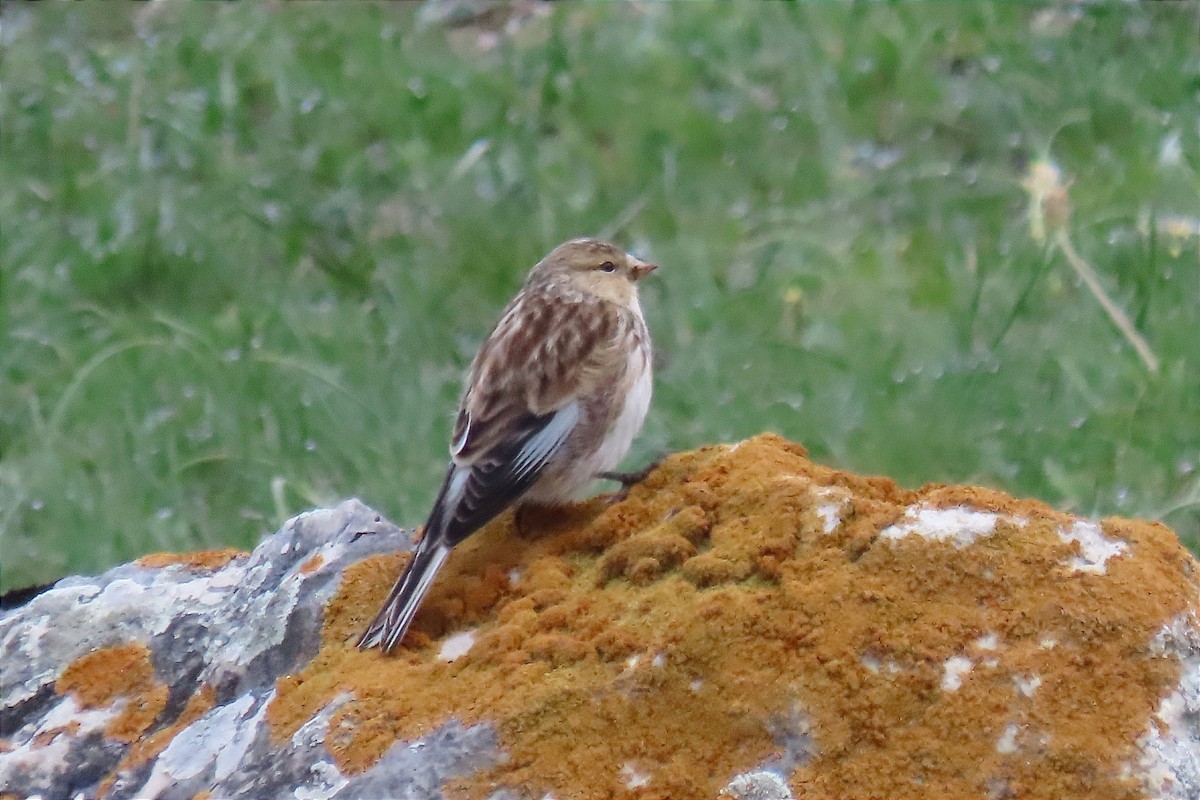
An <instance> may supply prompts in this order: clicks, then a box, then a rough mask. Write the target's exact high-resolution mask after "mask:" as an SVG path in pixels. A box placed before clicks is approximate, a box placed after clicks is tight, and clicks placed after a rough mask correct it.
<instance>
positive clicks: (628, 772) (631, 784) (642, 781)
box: [621, 761, 650, 789]
mask: <svg viewBox="0 0 1200 800" xmlns="http://www.w3.org/2000/svg"><path fill="white" fill-rule="evenodd" d="M621 777H622V778H624V779H625V788H627V789H640V788H641V787H643V786H645V785H647V784H648V783H650V775H649V774H648V773H645V772H642V771H641V770H639V769H638V768H637V765H635V764H634V763H633V762H632V761H626V762H625V763H624V764H623V765H622V766H621Z"/></svg>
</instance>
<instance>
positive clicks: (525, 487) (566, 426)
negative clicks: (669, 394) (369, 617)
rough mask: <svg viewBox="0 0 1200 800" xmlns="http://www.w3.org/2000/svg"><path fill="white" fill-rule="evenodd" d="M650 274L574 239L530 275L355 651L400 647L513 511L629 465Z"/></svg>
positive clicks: (613, 252)
mask: <svg viewBox="0 0 1200 800" xmlns="http://www.w3.org/2000/svg"><path fill="white" fill-rule="evenodd" d="M653 269H655V266H654V265H653V264H647V263H645V262H643V261H640V260H638V259H636V258H634V257H633V256H630V255H628V254H627V253H625V252H624V251H622V250H620V249H619V248H617V247H614V246H613V245H611V244H607V243H605V242H601V241H598V240H595V239H575V240H572V241H569V242H565V243H563V244H561V245H559V246H558V247H556V248H555V249H554V250H553V251H551V253H550V254H549V255H547V256H546V257H545V258H544V259H542V260H541V261H540V262H538V264H537V265H536V266H534V268H533V269H532V270H531V271H530V273H529V275H528V277H527V278H526V279H525V284H524V286H523V287H522V288H521V291H520V292H519V293H518V294H517V296H516V297H515V298H513V300H512V302H510V303H509V304H508V307H507V308H506V309H505V310H504V313H503V315H502V316H501V318H500V321H499V323H497V325H496V327H495V329H494V330H493V331H492V333H491V335H490V336H488V338H487V340H486V341H484V343H483V345H482V346H481V347H480V349H479V353H478V354H477V355H476V356H475V360H474V362H472V364H471V369H470V373H469V375H468V378H467V389H466V392H465V394H464V395H463V400H462V404H461V406H460V408H459V412H458V417H457V419H456V421H455V424H454V433H453V436H452V438H451V446H450V454H451V461H450V467H449V469H448V470H447V472H446V478H445V480H444V481H443V483H442V488H441V491H440V492H439V493H438V496H437V499H436V500H435V501H434V506H433V510H432V511H431V512H430V515H429V519H428V521H427V522H426V523H425V532H424V535H423V537H422V539H421V542H420V543H419V544H418V546H417V549H416V552H414V554H413V558H412V560H411V561H410V562H409V564H408V566H407V567H406V568H405V570H404V573H403V574H402V575H401V576H400V579H399V580H398V581H397V582H396V585H395V586H394V587H393V588H392V591H391V593H390V594H389V596H388V599H387V600H386V601H385V603H384V606H383V608H382V609H381V610H380V612H379V614H378V615H377V616H376V617H375V620H374V621H373V622H372V623H371V625H370V626H369V627H368V629H367V631H366V632H365V633H364V634H363V635H362V637H361V638H360V639H359V642H358V646H359V647H360V648H369V647H376V646H379V647H382V649H383V651H384V652H385V653H387V652H390V651H391V650H393V649H394V648H395V647H396V646H397V645H398V644H399V643H400V641H401V640H403V638H404V634H405V632H406V631H407V630H408V626H409V625H410V624H411V623H412V619H413V617H414V616H415V614H416V611H417V609H418V608H419V607H420V603H421V600H422V599H423V597H424V596H425V594H426V592H428V590H429V587H430V586H431V585H432V583H433V578H434V576H435V575H436V574H437V571H438V569H439V568H440V567H441V565H442V564H443V563H444V561H445V559H446V557H447V556H448V555H449V553H450V550H451V548H453V547H454V545H456V544H457V543H458V542H461V541H462V540H463V539H465V538H466V537H467V536H470V535H471V534H472V533H473V532H475V531H476V530H478V529H479V528H480V527H482V526H483V525H484V524H486V523H487V522H488V521H489V520H491V519H492V518H493V517H495V516H496V515H497V514H499V513H500V512H501V511H503V510H504V509H505V508H507V507H509V506H511V505H513V504H516V503H538V504H547V505H555V504H560V503H563V502H566V501H569V500H570V499H571V498H572V496H573V495H574V494H575V492H577V491H578V490H579V489H581V488H582V487H583V486H585V485H586V484H588V483H589V482H590V481H591V480H592V479H593V478H595V477H596V476H597V475H599V474H600V473H603V472H606V471H608V470H611V469H612V468H613V467H615V466H616V465H617V464H618V463H619V462H620V460H621V459H622V458H623V457H624V456H625V453H626V452H627V451H628V450H629V445H630V444H631V443H632V441H633V437H634V436H635V435H636V434H637V431H638V430H639V429H640V428H641V424H642V420H643V419H644V418H645V415H646V410H647V408H648V407H649V403H650V393H651V374H650V334H649V332H648V331H647V329H646V324H645V321H644V319H643V318H642V310H641V305H640V304H639V303H638V297H637V286H636V282H637V281H638V280H639V279H640V278H642V277H643V276H644V275H646V274H647V273H649V272H650V271H651V270H653Z"/></svg>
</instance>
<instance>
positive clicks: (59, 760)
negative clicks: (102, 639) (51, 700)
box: [0, 695, 120, 786]
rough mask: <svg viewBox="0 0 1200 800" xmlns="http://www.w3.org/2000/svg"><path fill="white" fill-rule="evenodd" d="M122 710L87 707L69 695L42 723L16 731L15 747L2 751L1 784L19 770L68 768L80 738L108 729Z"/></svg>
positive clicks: (50, 771) (44, 771) (49, 771)
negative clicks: (69, 759)
mask: <svg viewBox="0 0 1200 800" xmlns="http://www.w3.org/2000/svg"><path fill="white" fill-rule="evenodd" d="M119 712H120V708H119V707H118V706H111V707H108V708H94V709H86V710H85V709H83V708H81V707H80V705H79V703H78V702H77V701H76V700H75V698H74V697H73V696H71V695H67V696H66V697H65V698H63V700H62V701H61V702H59V703H58V704H56V705H55V706H54V707H53V708H52V709H50V710H49V711H48V712H46V715H45V716H44V717H42V719H41V720H40V721H39V722H38V723H36V724H31V725H27V726H25V727H23V728H21V729H20V730H18V731H16V732H15V733H13V734H12V738H11V739H10V740H9V744H11V745H13V747H12V749H11V750H7V751H5V750H0V786H7V785H9V784H10V781H11V779H12V778H13V777H14V776H15V775H16V774H18V773H26V774H29V773H33V774H39V775H46V776H49V775H52V774H53V773H54V772H55V771H56V770H58V769H59V768H62V767H67V766H68V764H67V759H68V757H69V756H70V753H71V747H72V745H73V744H74V743H75V742H76V740H78V739H81V738H83V737H86V736H89V735H91V734H93V733H95V732H97V731H102V730H104V727H105V726H106V725H108V723H109V721H110V720H112V718H113V717H115V716H116V715H117V714H118V713H119ZM5 733H7V731H6V732H5Z"/></svg>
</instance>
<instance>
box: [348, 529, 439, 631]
mask: <svg viewBox="0 0 1200 800" xmlns="http://www.w3.org/2000/svg"><path fill="white" fill-rule="evenodd" d="M448 555H450V545H448V544H446V543H445V537H444V536H438V535H436V532H435V531H433V530H430V529H429V526H428V525H426V532H425V538H424V539H422V540H421V543H420V544H418V545H417V550H416V552H415V553H413V557H412V561H410V562H408V566H407V567H406V568H405V569H404V574H403V575H401V576H400V580H398V581H396V585H395V586H393V587H392V591H391V593H390V594H389V595H388V598H387V600H386V601H385V602H384V604H383V608H381V609H380V610H379V613H378V614H376V615H375V620H374V621H373V622H372V623H371V625H370V627H368V628H367V632H366V633H364V634H363V635H362V637H361V638H360V639H359V640H358V648H359V649H360V650H366V649H368V648H371V647H381V648H382V649H383V652H384V654H385V655H386V654H387V653H390V652H392V650H394V649H395V648H396V646H397V645H398V644H400V642H401V640H403V639H404V634H405V633H407V632H408V626H409V625H411V624H412V621H413V617H415V616H416V615H417V609H418V608H420V607H421V600H423V599H424V598H425V594H426V593H427V592H428V591H429V587H430V586H432V585H433V579H434V577H435V576H436V575H437V573H438V570H439V569H441V567H442V564H444V563H445V561H446V556H448Z"/></svg>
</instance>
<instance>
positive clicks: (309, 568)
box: [300, 553, 325, 575]
mask: <svg viewBox="0 0 1200 800" xmlns="http://www.w3.org/2000/svg"><path fill="white" fill-rule="evenodd" d="M324 563H325V556H323V555H321V554H320V553H317V554H316V555H315V556H313V557H312V558H310V559H309V560H308V561H305V562H304V563H303V564H301V565H300V574H301V575H311V574H312V573H314V572H316V571H317V570H319V569H320V568H321V565H322V564H324Z"/></svg>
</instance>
